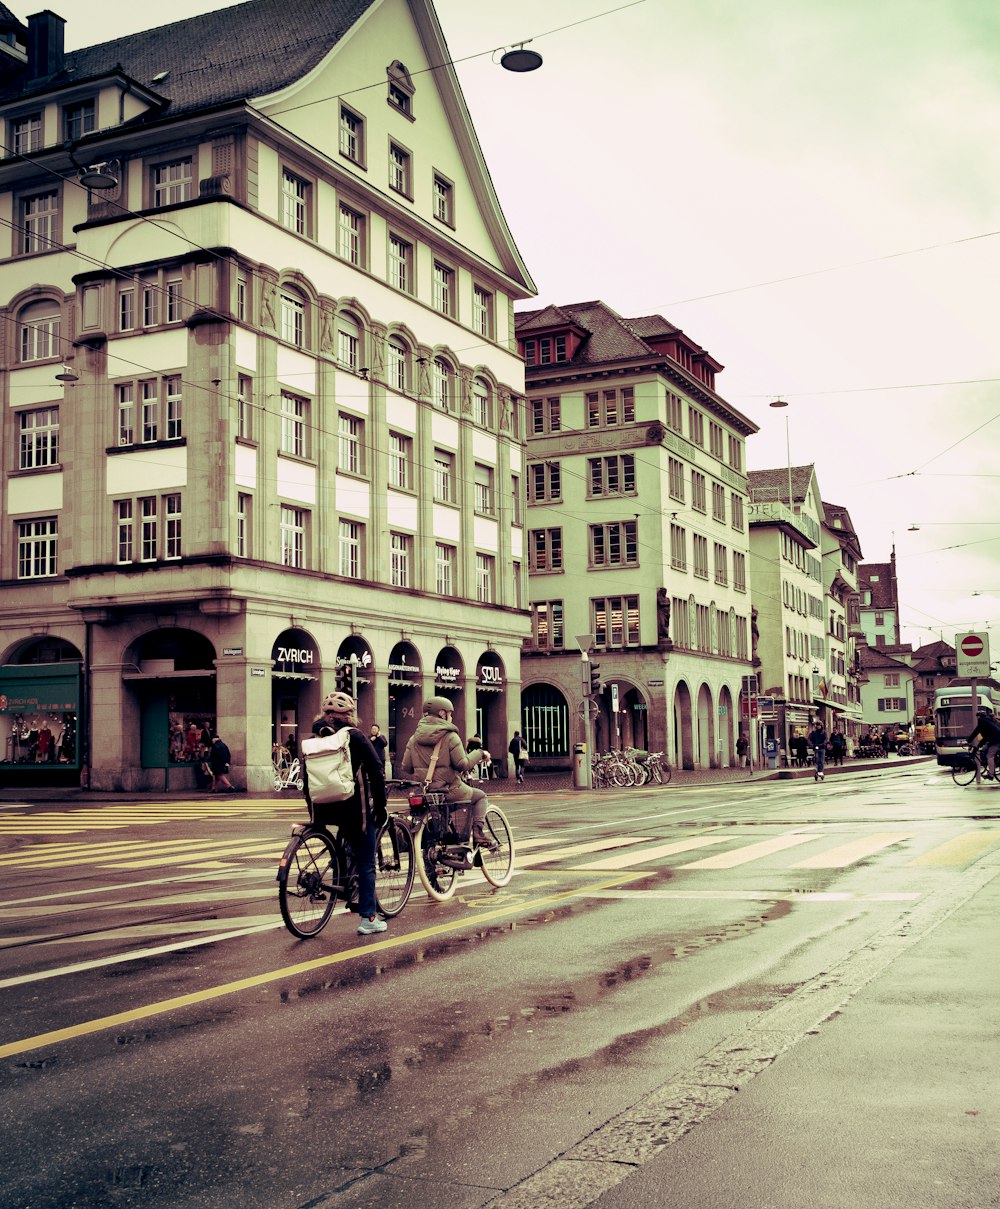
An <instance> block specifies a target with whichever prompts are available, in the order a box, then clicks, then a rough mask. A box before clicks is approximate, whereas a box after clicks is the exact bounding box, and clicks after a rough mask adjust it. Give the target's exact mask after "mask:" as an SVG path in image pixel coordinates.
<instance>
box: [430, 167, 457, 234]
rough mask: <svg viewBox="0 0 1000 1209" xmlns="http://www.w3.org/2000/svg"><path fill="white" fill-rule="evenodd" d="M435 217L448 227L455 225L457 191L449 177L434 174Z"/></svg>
mask: <svg viewBox="0 0 1000 1209" xmlns="http://www.w3.org/2000/svg"><path fill="white" fill-rule="evenodd" d="M434 217H435V218H437V219H440V221H441V222H444V223H447V224H448V226H454V223H455V189H454V186H453V185H452V183H451V181H450V180H448V179H447V177H444V176H441V175H440V173H437V172H435V173H434Z"/></svg>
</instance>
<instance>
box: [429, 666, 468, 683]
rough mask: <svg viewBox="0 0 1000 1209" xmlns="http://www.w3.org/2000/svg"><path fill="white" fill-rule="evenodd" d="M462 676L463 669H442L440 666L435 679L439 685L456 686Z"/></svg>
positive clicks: (435, 672) (436, 670)
mask: <svg viewBox="0 0 1000 1209" xmlns="http://www.w3.org/2000/svg"><path fill="white" fill-rule="evenodd" d="M461 674H462V669H461V668H460V667H442V666H441V665H440V664H438V666H437V667H436V668H435V669H434V679H435V680H436V681H437V682H438V683H439V684H454V683H455V681H456V680H457V679H458V678H459V676H461Z"/></svg>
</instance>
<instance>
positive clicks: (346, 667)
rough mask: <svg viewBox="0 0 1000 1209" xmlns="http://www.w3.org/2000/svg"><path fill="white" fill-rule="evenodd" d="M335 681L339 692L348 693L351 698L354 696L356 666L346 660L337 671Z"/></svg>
mask: <svg viewBox="0 0 1000 1209" xmlns="http://www.w3.org/2000/svg"><path fill="white" fill-rule="evenodd" d="M335 679H336V682H337V691H338V692H340V693H347V695H348V696H349V697H353V696H354V666H353V665H352V664H351V663H350V661H349V660H347V659H345V660H344V662H343V663H342V664H340V666H339V667H338V668H337V669H336V673H335Z"/></svg>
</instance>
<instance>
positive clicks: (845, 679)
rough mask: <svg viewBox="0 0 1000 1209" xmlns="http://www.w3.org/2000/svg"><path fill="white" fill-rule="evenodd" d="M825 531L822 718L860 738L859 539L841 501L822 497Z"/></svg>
mask: <svg viewBox="0 0 1000 1209" xmlns="http://www.w3.org/2000/svg"><path fill="white" fill-rule="evenodd" d="M821 531H822V549H823V583H824V586H825V589H826V597H827V599H826V622H827V625H826V658H825V664H824V667H823V669H822V672H821V675H820V680H819V685H818V688H819V693H820V696H821V697H824V698H825V699H826V702H827V705H828V707H829V715H828V717H827V718H825V719H824V722H829V724H830V726H831V728H832V727H837V728H838V729H839V730H841V731H843V733H844V734H845V735H846V736H847V737H848V738H849V739H856V738H857V736H858V734H859V733H860V729H861V682H860V669H859V667H858V663H857V648H856V639H855V637H854V635H853V634H852V633H851V617H852V616H853V609H854V608H856V606H857V601H858V563H859V562H860V560H861V544H860V542H859V541H858V535H857V533H856V532H855V530H854V524H853V522H852V521H851V516H850V513H849V512H848V511H847V509H846V508H844V507H843V506H842V505H840V504H829V503H826V502H825V501H824V503H823V522H822V526H821ZM852 606H853V608H852Z"/></svg>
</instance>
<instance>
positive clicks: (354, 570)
mask: <svg viewBox="0 0 1000 1209" xmlns="http://www.w3.org/2000/svg"><path fill="white" fill-rule="evenodd" d="M364 535H365V527H364V525H363V524H361V522H360V521H346V520H341V522H340V538H339V542H338V550H339V559H338V565H339V568H340V574H341V575H342V576H343V577H344V578H345V579H361V578H362V577H363V575H364Z"/></svg>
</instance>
